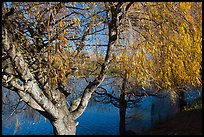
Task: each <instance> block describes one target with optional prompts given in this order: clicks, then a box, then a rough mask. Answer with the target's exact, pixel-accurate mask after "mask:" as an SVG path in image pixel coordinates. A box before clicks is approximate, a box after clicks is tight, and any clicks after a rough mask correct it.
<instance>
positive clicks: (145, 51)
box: [120, 2, 202, 89]
mask: <svg viewBox="0 0 204 137" xmlns="http://www.w3.org/2000/svg"><path fill="white" fill-rule="evenodd" d="M144 4H146V6H145V8H144V7H142V6H139V4H138V3H137V6H136V7H135V9H133V8H132V10H136V11H137V12H136V13H143V14H139V16H140V17H141V18H142V19H141V20H140V22H138V25H137V26H135V27H137V28H138V31H140V33H141V34H143V35H145V36H146V39H145V40H144V39H142V38H141V40H142V41H137V42H134V43H133V44H132V45H131V44H130V45H128V46H127V49H128V50H127V49H126V50H123V51H121V52H120V53H121V54H120V61H121V63H122V62H123V63H122V64H120V65H121V67H120V69H122V70H124V71H126V73H128V76H129V78H130V77H133V78H136V81H137V84H138V85H141V86H144V87H145V86H149V85H150V83H154V84H155V85H156V86H157V87H158V88H165V89H173V88H175V87H177V86H180V87H182V86H202V80H201V70H202V66H201V62H202V20H201V19H202V17H201V16H202V12H201V3H186V2H182V3H174V2H171V3H169V2H167V3H160V2H159V3H143V5H144ZM141 5H142V4H141ZM138 11H139V12H138ZM131 13H132V14H133V13H134V11H131ZM148 14H149V15H148ZM132 16H134V15H132ZM135 16H136V17H135V18H138V15H136V14H135ZM144 18H146V20H144ZM133 20H134V18H133ZM152 22H156V23H152ZM144 24H146V26H145V27H144ZM140 36H141V37H142V35H140ZM135 37H136V36H135ZM137 38H138V35H137ZM130 47H131V48H130Z"/></svg>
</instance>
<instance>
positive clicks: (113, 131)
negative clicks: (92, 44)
mask: <svg viewBox="0 0 204 137" xmlns="http://www.w3.org/2000/svg"><path fill="white" fill-rule="evenodd" d="M79 84H80V86H81V89H83V88H84V86H86V83H85V82H84V81H81V83H79ZM77 87H78V86H77ZM77 87H75V88H77ZM108 87H109V88H110V85H108ZM77 92H79V91H77ZM2 93H3V96H4V95H6V94H5V89H3V91H2ZM201 93H202V92H201ZM11 94H13V93H11ZM168 94H169V95H168V97H167V98H156V97H144V98H143V99H142V101H141V102H140V104H139V107H135V108H131V109H127V115H126V119H127V120H126V124H127V125H126V129H127V130H132V131H133V132H135V133H137V134H140V133H141V132H142V131H145V130H147V129H149V128H150V127H151V126H152V124H154V123H156V122H158V121H161V120H165V119H167V118H169V117H171V116H172V115H174V114H175V113H176V112H178V103H177V101H175V100H174V101H175V103H172V102H173V101H172V99H175V97H174V95H172V94H170V93H168ZM185 96H186V101H187V103H191V102H192V101H193V100H195V99H196V98H198V97H200V96H202V95H201V94H199V92H197V91H194V92H188V93H186V95H185ZM3 112H4V113H2V134H3V135H12V134H16V135H29V134H30V135H31V134H32V135H52V134H53V131H52V126H51V124H50V123H49V121H48V120H45V119H44V118H43V117H42V116H41V115H39V117H38V118H37V119H36V120H33V119H32V118H29V117H28V116H27V114H26V113H25V112H24V111H23V112H21V113H18V114H16V115H15V116H14V117H12V118H10V119H9V121H6V120H5V119H6V118H7V117H8V114H7V113H5V112H6V108H4V107H3ZM17 119H18V125H16V121H17ZM76 121H78V122H79V125H78V126H77V133H76V134H77V135H118V134H119V109H118V108H116V107H114V106H113V105H111V104H102V103H99V102H95V101H94V100H92V101H91V102H90V103H89V105H88V107H87V109H86V111H85V112H84V113H83V114H82V116H81V117H79V118H78V119H77V120H76ZM17 129H18V130H17Z"/></svg>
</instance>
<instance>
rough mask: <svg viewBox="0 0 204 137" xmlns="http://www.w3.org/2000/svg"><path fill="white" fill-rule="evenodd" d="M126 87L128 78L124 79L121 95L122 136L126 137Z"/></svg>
mask: <svg viewBox="0 0 204 137" xmlns="http://www.w3.org/2000/svg"><path fill="white" fill-rule="evenodd" d="M125 87H126V78H124V79H123V83H122V91H121V94H120V135H125V131H126V129H125V114H126V108H127V102H126V100H125Z"/></svg>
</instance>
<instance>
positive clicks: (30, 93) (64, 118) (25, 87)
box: [2, 3, 122, 135]
mask: <svg viewBox="0 0 204 137" xmlns="http://www.w3.org/2000/svg"><path fill="white" fill-rule="evenodd" d="M121 6H122V3H119V4H118V6H117V8H115V7H114V6H113V5H111V8H110V12H111V14H109V13H107V15H108V18H109V19H110V20H109V21H108V22H107V24H108V27H109V40H108V47H107V52H106V56H105V60H104V62H103V64H102V66H101V71H100V74H99V75H98V77H97V78H96V79H95V80H94V81H92V82H90V83H89V84H88V85H87V87H86V88H85V90H84V92H83V94H82V96H81V97H80V102H79V103H77V104H75V105H77V107H76V108H75V109H74V110H72V111H69V110H68V107H67V104H66V97H65V96H64V95H63V94H62V93H61V92H59V91H57V90H55V89H54V90H51V88H50V85H48V83H46V82H44V81H45V80H43V81H42V80H41V79H40V78H39V76H36V74H34V73H33V72H32V71H31V68H29V59H25V58H24V56H25V55H23V53H22V52H21V51H19V47H20V45H18V43H16V41H15V36H14V34H15V33H17V32H16V31H15V30H16V27H15V25H13V26H12V25H11V26H12V29H11V27H10V26H8V24H12V22H10V21H8V20H7V19H6V18H5V19H4V21H3V25H2V30H3V31H2V32H3V33H2V45H3V51H4V52H5V53H6V54H7V56H8V57H9V59H10V61H11V63H12V65H11V66H13V70H14V71H15V72H16V73H17V75H18V76H17V77H16V79H17V80H16V81H15V78H14V79H13V78H12V77H11V80H10V79H8V77H7V75H6V74H5V75H4V77H6V79H7V80H6V81H5V83H9V82H10V83H11V84H10V86H14V87H15V88H16V89H17V91H18V93H19V96H20V97H21V98H22V100H23V101H25V102H26V103H27V104H28V105H30V106H31V107H32V108H34V109H35V110H37V111H38V112H39V113H41V114H42V115H43V116H44V117H46V118H47V119H48V120H50V122H51V124H52V126H53V129H54V134H56V135H75V134H76V126H77V124H78V123H77V122H76V123H75V121H74V120H75V119H77V118H78V117H79V116H81V114H82V113H83V112H84V111H85V109H86V107H87V105H88V102H89V100H90V98H91V95H92V94H93V92H94V91H95V89H96V88H97V87H98V86H99V85H100V84H101V83H102V82H103V80H104V78H105V74H106V72H107V70H108V66H109V64H110V61H111V56H112V49H113V47H114V46H115V44H116V41H117V36H118V29H117V28H118V26H117V25H118V23H117V22H118V13H119V12H120V11H121V10H120V7H121ZM27 56H28V57H29V53H28V55H27ZM9 76H14V75H13V74H12V75H9ZM14 77H15V76H14ZM19 80H20V81H22V83H21V84H19ZM12 82H13V83H12ZM14 82H16V83H14ZM12 84H13V85H12ZM28 98H30V100H29V99H28Z"/></svg>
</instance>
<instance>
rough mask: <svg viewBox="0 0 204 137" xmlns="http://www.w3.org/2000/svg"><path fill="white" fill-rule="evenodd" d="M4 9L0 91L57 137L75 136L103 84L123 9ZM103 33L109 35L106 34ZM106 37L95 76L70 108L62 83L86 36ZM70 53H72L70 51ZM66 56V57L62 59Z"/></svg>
mask: <svg viewBox="0 0 204 137" xmlns="http://www.w3.org/2000/svg"><path fill="white" fill-rule="evenodd" d="M6 5H7V3H4V5H3V9H2V11H3V14H2V53H3V55H2V58H3V62H2V66H3V67H2V75H3V76H2V77H3V78H2V85H3V86H4V87H6V88H9V89H11V90H13V91H15V92H16V93H18V95H19V97H20V98H21V99H22V100H23V101H24V102H25V103H26V104H27V105H29V106H30V107H31V108H33V109H35V110H36V111H38V112H39V113H40V114H42V115H43V116H44V117H45V118H47V119H48V120H49V121H50V122H51V124H52V126H53V129H54V133H55V134H58V135H65V134H69V135H70V134H75V133H76V126H77V123H76V122H75V121H74V120H76V119H77V118H78V117H79V116H80V115H81V114H82V113H83V112H84V110H85V109H86V107H87V104H88V102H89V100H90V98H91V95H92V94H93V92H94V91H95V89H96V88H97V87H98V86H99V85H100V84H101V82H102V81H103V80H104V78H105V74H106V72H107V70H108V66H109V64H110V60H111V58H112V57H111V56H112V52H113V47H114V46H115V44H116V40H117V38H118V36H117V35H118V29H117V28H118V24H117V22H119V21H120V19H121V18H122V15H123V13H122V12H121V9H122V7H123V8H125V10H126V11H127V10H128V9H129V7H130V5H129V6H127V5H125V4H124V3H121V2H118V3H112V2H107V3H89V2H88V3H75V2H73V3H72V2H71V3H59V2H53V3H52V2H49V3H47V2H41V3H33V2H32V3H21V2H15V3H12V4H11V8H10V7H7V6H6ZM105 30H108V32H107V31H105ZM99 32H105V34H106V35H107V37H108V44H107V46H106V47H107V48H106V52H105V54H104V60H103V61H102V64H101V66H100V73H99V74H98V75H97V76H96V77H95V79H94V80H93V81H90V82H89V83H88V85H87V86H86V88H85V89H84V91H83V93H82V95H81V96H80V97H79V98H77V99H76V100H74V101H72V105H71V106H70V107H69V105H67V102H66V97H67V96H69V95H70V94H72V92H71V91H67V88H66V84H67V82H68V81H67V78H68V77H69V76H71V75H75V70H77V67H75V66H77V65H78V63H79V62H77V61H76V59H77V57H78V55H80V52H81V51H82V50H83V49H84V48H85V47H86V43H85V42H86V41H87V38H88V36H89V35H96V36H97V33H99ZM73 50H74V51H73ZM67 52H68V53H69V54H68V55H67V54H66V53H67Z"/></svg>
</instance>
